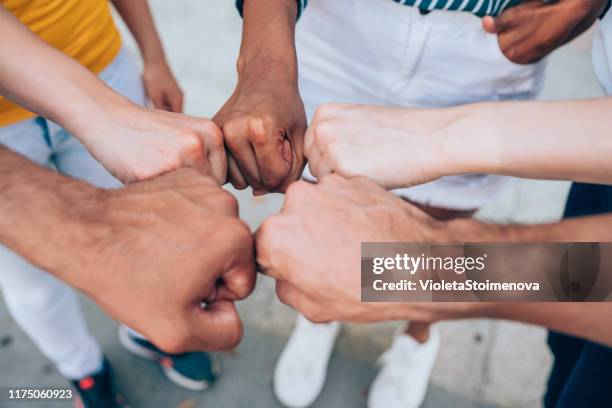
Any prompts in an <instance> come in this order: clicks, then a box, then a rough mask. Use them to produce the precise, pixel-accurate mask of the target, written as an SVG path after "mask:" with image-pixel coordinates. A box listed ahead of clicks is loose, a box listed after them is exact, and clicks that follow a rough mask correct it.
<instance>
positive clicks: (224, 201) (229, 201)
mask: <svg viewBox="0 0 612 408" xmlns="http://www.w3.org/2000/svg"><path fill="white" fill-rule="evenodd" d="M216 199H217V201H218V203H219V204H220V205H221V206H222V207H223V208H225V209H227V210H228V211H229V212H230V213H231V214H234V215H238V200H237V199H236V197H234V196H233V195H232V194H230V193H229V192H228V191H227V190H224V189H222V188H220V189H219V190H218V194H217V197H216Z"/></svg>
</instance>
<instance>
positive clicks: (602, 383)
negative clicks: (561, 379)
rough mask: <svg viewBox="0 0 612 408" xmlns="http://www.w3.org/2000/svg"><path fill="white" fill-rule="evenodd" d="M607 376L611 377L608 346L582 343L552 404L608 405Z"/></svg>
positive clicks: (611, 401)
mask: <svg viewBox="0 0 612 408" xmlns="http://www.w3.org/2000/svg"><path fill="white" fill-rule="evenodd" d="M610 378H612V349H611V348H609V347H605V346H602V345H600V344H596V343H591V342H585V344H584V347H583V349H582V353H581V354H580V357H579V358H578V360H577V361H576V364H575V366H574V368H573V370H572V372H571V374H570V376H569V377H568V378H567V381H566V383H565V386H564V387H563V390H562V392H561V394H560V396H559V399H558V401H557V404H556V405H555V407H556V408H570V407H610V406H612V391H611V390H610ZM548 406H549V405H548V404H547V407H548ZM551 406H552V405H551Z"/></svg>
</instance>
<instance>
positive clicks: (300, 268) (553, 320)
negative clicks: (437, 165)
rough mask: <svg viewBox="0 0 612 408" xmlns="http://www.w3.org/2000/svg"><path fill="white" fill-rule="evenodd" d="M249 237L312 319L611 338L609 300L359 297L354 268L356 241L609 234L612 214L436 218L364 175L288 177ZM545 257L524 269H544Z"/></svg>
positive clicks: (280, 285)
mask: <svg viewBox="0 0 612 408" xmlns="http://www.w3.org/2000/svg"><path fill="white" fill-rule="evenodd" d="M255 241H256V245H257V249H256V253H257V263H258V265H259V266H260V269H261V270H262V272H264V273H265V274H266V275H269V276H271V277H273V278H275V279H276V280H277V282H276V290H277V294H278V297H279V298H280V300H281V301H283V302H284V303H286V304H288V305H291V306H293V307H295V308H296V309H298V310H299V311H300V312H301V313H302V314H304V316H306V317H307V318H309V319H310V320H312V321H315V322H327V321H331V320H347V321H354V322H373V321H384V320H400V319H408V320H415V321H424V322H425V321H430V322H433V321H438V320H444V319H458V318H472V317H492V318H500V319H511V320H518V321H523V322H527V323H533V324H540V325H544V326H547V327H551V328H553V329H556V330H562V331H565V332H568V333H574V334H578V335H581V336H588V337H589V338H590V339H593V340H595V341H601V342H605V343H606V344H612V303H606V304H599V305H597V304H593V303H590V304H554V303H546V304H542V303H531V304H520V303H512V302H509V303H446V302H439V303H435V302H419V303H385V302H371V303H367V302H362V301H361V273H360V271H361V245H360V244H361V243H362V242H414V243H418V242H424V243H432V242H442V243H446V242H567V241H605V242H611V241H612V215H603V216H594V217H584V218H577V219H573V220H566V221H562V222H557V223H551V224H544V225H537V226H525V227H522V226H511V225H506V226H504V225H493V224H486V223H482V222H479V221H475V220H457V221H450V222H440V221H436V220H433V219H432V218H430V217H429V216H427V215H426V214H425V213H424V212H422V211H420V210H418V209H417V208H416V207H414V206H412V205H410V204H408V203H406V202H405V201H404V200H402V199H400V198H398V197H396V196H394V195H393V194H391V193H389V192H386V191H384V190H383V189H382V188H380V187H379V186H377V185H376V184H374V183H373V182H371V181H369V180H366V179H364V178H353V179H350V180H347V179H343V178H342V177H339V176H337V175H330V176H326V177H323V178H322V179H321V180H320V182H319V184H317V185H315V184H311V183H306V182H296V183H294V184H292V185H291V187H290V188H289V190H288V191H287V197H286V199H285V203H284V206H283V209H282V211H281V213H280V214H279V215H275V216H273V217H270V218H268V219H267V220H266V221H265V222H264V223H263V224H262V225H261V227H260V229H259V230H258V231H257V233H256V240H255ZM313 254H314V255H313ZM547 261H548V259H546V258H545V257H540V258H538V261H537V263H536V264H532V263H530V265H529V268H530V269H531V270H537V269H538V268H542V269H544V268H549V267H550V263H549V262H547ZM540 262H541V264H540ZM534 263H535V261H534ZM513 273H516V271H515V270H513Z"/></svg>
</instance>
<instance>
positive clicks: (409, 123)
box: [304, 103, 454, 189]
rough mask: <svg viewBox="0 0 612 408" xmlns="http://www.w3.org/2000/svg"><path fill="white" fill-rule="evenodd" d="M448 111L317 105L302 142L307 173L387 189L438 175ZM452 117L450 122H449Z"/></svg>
mask: <svg viewBox="0 0 612 408" xmlns="http://www.w3.org/2000/svg"><path fill="white" fill-rule="evenodd" d="M452 114H453V113H452V112H451V111H441V110H439V111H434V110H425V109H410V108H390V107H385V106H368V105H353V104H339V103H330V104H325V105H322V106H320V107H319V108H318V109H317V111H316V112H315V115H314V117H313V119H312V122H311V123H310V127H309V128H308V131H307V132H306V138H305V140H304V153H305V155H306V157H307V158H308V166H309V168H310V172H311V173H312V174H313V175H314V176H315V177H317V178H321V177H323V176H325V175H327V174H330V173H335V174H339V175H341V176H343V177H349V178H350V177H358V176H361V177H367V178H369V179H371V180H373V181H375V182H377V183H378V184H379V185H381V186H383V187H385V188H386V189H393V188H399V187H410V186H413V185H417V184H422V183H425V182H428V181H433V180H436V179H438V178H440V177H442V176H443V175H445V174H444V172H445V170H446V169H445V166H447V165H448V164H449V160H448V157H449V155H446V154H445V152H444V149H445V145H447V144H448V143H447V142H446V139H448V137H446V139H445V138H443V137H442V136H439V134H446V133H449V132H448V131H447V130H446V126H447V125H448V124H449V123H452V122H453V120H454V118H451V115H452ZM451 119H453V120H451Z"/></svg>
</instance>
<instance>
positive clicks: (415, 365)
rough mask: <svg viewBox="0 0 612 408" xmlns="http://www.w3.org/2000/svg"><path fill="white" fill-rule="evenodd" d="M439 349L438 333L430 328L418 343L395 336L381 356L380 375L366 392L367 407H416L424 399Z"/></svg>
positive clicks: (433, 328)
mask: <svg viewBox="0 0 612 408" xmlns="http://www.w3.org/2000/svg"><path fill="white" fill-rule="evenodd" d="M439 349H440V332H439V330H438V327H437V326H435V325H434V326H431V328H430V333H429V339H428V340H427V342H425V343H419V342H418V341H416V340H415V339H413V338H412V337H410V336H409V335H407V334H405V333H403V332H402V333H400V334H397V335H396V336H395V338H394V340H393V344H392V345H391V348H389V350H387V351H386V352H385V353H384V354H383V355H382V356H380V359H379V364H380V365H381V366H382V368H381V369H380V372H379V373H378V375H377V376H376V378H375V379H374V382H373V383H372V386H371V387H370V392H369V393H368V408H417V407H420V406H421V404H422V403H423V400H424V399H425V394H426V392H427V385H428V384H429V378H430V377H431V372H432V370H433V367H434V364H435V362H436V357H437V355H438V350H439Z"/></svg>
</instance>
